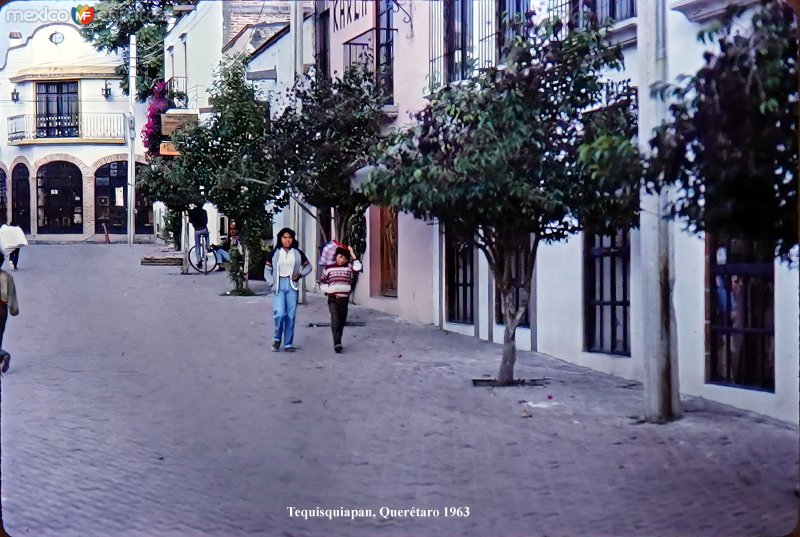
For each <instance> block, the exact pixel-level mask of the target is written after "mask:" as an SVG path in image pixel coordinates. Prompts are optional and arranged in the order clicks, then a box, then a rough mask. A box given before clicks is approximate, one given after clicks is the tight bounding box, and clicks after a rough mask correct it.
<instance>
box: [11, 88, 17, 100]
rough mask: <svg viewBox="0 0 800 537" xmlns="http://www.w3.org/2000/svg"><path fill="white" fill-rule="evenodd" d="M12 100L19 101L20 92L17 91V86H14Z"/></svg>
mask: <svg viewBox="0 0 800 537" xmlns="http://www.w3.org/2000/svg"><path fill="white" fill-rule="evenodd" d="M11 100H12V101H14V102H15V103H18V102H19V92H18V91H17V88H16V86H14V89H13V90H11Z"/></svg>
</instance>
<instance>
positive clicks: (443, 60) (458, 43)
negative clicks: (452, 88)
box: [428, 0, 486, 91]
mask: <svg viewBox="0 0 800 537" xmlns="http://www.w3.org/2000/svg"><path fill="white" fill-rule="evenodd" d="M485 3H486V2H484V1H483V0H478V6H481V5H482V4H485ZM430 6H431V17H430V37H431V40H430V47H431V48H430V55H429V58H430V67H429V81H428V83H429V86H430V88H431V90H432V91H433V90H435V89H438V88H439V87H441V86H443V85H446V84H450V83H452V82H456V81H458V80H463V79H464V78H466V77H468V76H469V75H470V72H471V70H472V61H471V60H472V49H473V35H472V26H473V24H472V22H473V21H472V14H473V0H441V1H435V2H431V4H430Z"/></svg>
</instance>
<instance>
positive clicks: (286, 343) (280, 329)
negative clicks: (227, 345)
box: [264, 227, 311, 352]
mask: <svg viewBox="0 0 800 537" xmlns="http://www.w3.org/2000/svg"><path fill="white" fill-rule="evenodd" d="M295 237H296V234H295V232H294V230H292V229H290V228H288V227H286V228H283V229H282V230H281V231H280V232H279V233H278V248H276V249H275V251H274V252H273V254H272V257H269V258H267V263H266V269H265V270H264V279H265V280H266V282H267V285H269V286H270V287H271V288H272V293H273V295H274V297H273V299H272V313H273V314H274V316H275V335H274V337H273V338H272V352H278V351H279V350H280V349H281V340H282V341H283V348H284V350H285V351H286V352H294V321H295V315H296V313H297V295H298V291H299V290H300V285H299V282H300V278H304V277H305V276H308V275H309V274H310V273H311V263H310V262H309V261H308V258H307V257H306V254H305V253H303V251H302V250H300V249H299V248H298V245H297V239H296V238H295Z"/></svg>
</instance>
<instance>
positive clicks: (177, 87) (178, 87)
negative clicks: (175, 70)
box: [167, 76, 189, 108]
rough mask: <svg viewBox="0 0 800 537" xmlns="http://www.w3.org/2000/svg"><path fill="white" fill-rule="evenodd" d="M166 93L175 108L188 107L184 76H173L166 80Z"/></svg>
mask: <svg viewBox="0 0 800 537" xmlns="http://www.w3.org/2000/svg"><path fill="white" fill-rule="evenodd" d="M167 91H168V93H167V97H169V98H170V99H171V100H172V102H173V103H175V108H187V107H188V106H189V97H188V94H187V93H186V77H185V76H173V77H171V78H170V79H169V80H167Z"/></svg>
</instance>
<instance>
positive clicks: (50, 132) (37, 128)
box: [8, 113, 127, 145]
mask: <svg viewBox="0 0 800 537" xmlns="http://www.w3.org/2000/svg"><path fill="white" fill-rule="evenodd" d="M126 129H127V125H126V121H125V114H97V113H85V114H64V115H45V114H21V115H18V116H11V117H9V118H8V143H9V145H26V144H85V143H95V144H124V143H125V139H126Z"/></svg>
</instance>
